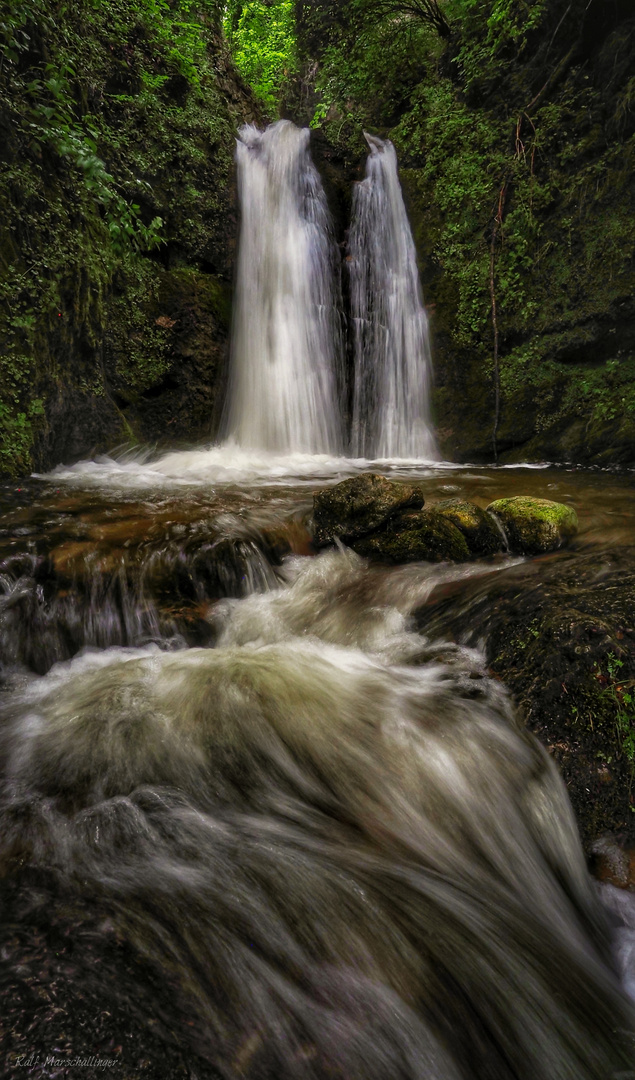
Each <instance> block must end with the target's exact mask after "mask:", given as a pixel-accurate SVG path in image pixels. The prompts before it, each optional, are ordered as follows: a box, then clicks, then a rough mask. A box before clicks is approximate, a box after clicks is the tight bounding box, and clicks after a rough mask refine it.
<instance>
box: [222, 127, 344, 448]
mask: <svg viewBox="0 0 635 1080" xmlns="http://www.w3.org/2000/svg"><path fill="white" fill-rule="evenodd" d="M236 156H237V162H238V185H239V195H240V203H241V211H242V225H241V232H240V244H239V259H238V277H237V287H236V315H235V322H234V333H233V347H232V361H231V375H230V388H229V398H228V407H227V413H226V422H225V429H226V434H227V436H228V437H229V438H230V439H233V440H235V441H236V442H237V443H238V444H239V445H240V446H243V447H248V448H252V449H257V450H269V451H283V452H286V451H296V452H304V453H313V454H316V453H317V454H320V453H332V452H337V451H338V450H339V449H340V448H341V445H342V435H341V421H340V416H339V414H340V410H339V406H338V405H337V401H336V398H337V392H336V381H337V369H338V365H339V362H340V355H341V333H340V325H339V314H338V310H337V287H336V282H337V280H338V267H337V262H338V260H337V252H336V248H335V245H334V241H333V238H332V232H331V226H330V219H329V213H328V208H327V204H326V198H325V195H324V192H323V189H322V185H321V182H320V178H319V175H318V172H317V170H316V168H315V166H314V165H313V163H312V161H311V157H310V154H309V131H308V129H304V130H301V129H300V128H297V127H295V125H294V124H292V123H290V122H289V121H287V120H281V121H279V122H278V123H277V124H273V125H271V127H268V128H267V130H266V131H264V132H262V131H259V130H258V128H256V127H254V126H253V125H248V126H246V127H243V128H241V130H240V132H239V140H238V144H237V155H236Z"/></svg>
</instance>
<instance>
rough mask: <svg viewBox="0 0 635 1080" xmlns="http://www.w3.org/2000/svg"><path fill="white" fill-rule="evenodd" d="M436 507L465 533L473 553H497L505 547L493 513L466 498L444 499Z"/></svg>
mask: <svg viewBox="0 0 635 1080" xmlns="http://www.w3.org/2000/svg"><path fill="white" fill-rule="evenodd" d="M434 509H435V510H436V511H437V512H438V513H439V514H442V515H443V517H445V518H447V520H448V521H451V522H452V524H453V525H456V527H457V529H459V531H460V532H462V533H463V536H464V537H465V539H466V542H467V546H468V547H469V549H470V551H471V552H472V554H473V555H495V554H496V552H497V551H502V550H503V548H504V541H503V536H502V534H501V532H500V529H499V528H498V526H497V524H496V522H495V521H494V520H493V519H492V517H491V515H490V514H488V513H487V511H486V510H483V508H482V507H480V506H477V505H476V503H472V502H467V501H466V500H465V499H443V500H442V501H441V502H438V503H436V504H435V507H434Z"/></svg>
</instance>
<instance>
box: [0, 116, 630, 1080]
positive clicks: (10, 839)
mask: <svg viewBox="0 0 635 1080" xmlns="http://www.w3.org/2000/svg"><path fill="white" fill-rule="evenodd" d="M376 150H377V153H376V154H373V155H371V162H372V161H373V160H374V158H375V157H379V158H382V157H385V158H386V161H390V153H391V148H390V147H389V144H381V146H379V144H378V145H377V147H376ZM238 154H239V162H240V168H241V170H242V171H241V188H242V190H243V240H242V248H241V269H240V272H239V290H240V289H241V288H242V289H243V294H242V297H241V296H240V295H239V298H238V314H237V323H236V333H237V335H238V340H237V342H236V344H235V348H234V359H233V364H234V383H233V390H232V398H231V405H230V407H229V411H228V433H231V436H232V437H231V439H229V440H228V442H227V443H226V444H225V445H223V446H217V447H211V448H204V449H200V450H193V451H189V452H182V453H172V454H167V455H163V456H161V457H153V456H151V455H148V454H128V455H123V456H121V457H119V458H102V459H99V460H97V461H94V462H83V463H79V464H78V465H75V466H70V467H65V468H62V467H60V468H59V469H57V470H56V471H55V472H54V474H52V475H50V476H48V477H44V478H39V479H38V478H32V479H30V480H27V481H25V482H24V483H23V484H22V485H20V487H19V488H18V489H17V490H16V488H15V485H14V486H13V487H10V486H6V487H5V488H4V489H1V490H0V871H1V872H0V905H1V906H2V911H3V917H2V924H1V929H0V963H1V966H0V971H1V973H2V980H3V993H4V1001H5V1003H6V1008H5V1010H4V1015H3V1022H4V1045H5V1048H6V1053H7V1055H8V1058H7V1060H8V1062H9V1065H8V1075H11V1076H22V1075H34V1076H38V1077H45V1078H54V1077H58V1076H63V1075H71V1076H74V1075H81V1076H82V1077H85V1078H89V1077H91V1076H103V1075H104V1071H105V1068H106V1067H105V1066H102V1067H98V1066H90V1065H88V1066H82V1067H81V1069H80V1068H78V1070H77V1072H73V1071H66V1072H65V1071H64V1069H65V1068H66V1066H64V1062H63V1060H62V1059H65V1060H67V1061H68V1060H71V1059H72V1058H78V1057H80V1058H81V1057H86V1058H88V1057H89V1056H90V1055H99V1056H100V1058H101V1059H103V1060H107V1061H109V1062H110V1063H111V1064H110V1065H109V1066H108V1068H109V1069H112V1071H113V1072H114V1073H115V1075H118V1076H121V1077H125V1078H126V1080H128V1078H131V1080H132V1078H133V1077H134V1078H136V1077H145V1078H149V1080H154V1078H157V1080H159V1078H167V1080H177V1078H178V1080H180V1078H186V1077H190V1078H196V1080H204V1078H205V1080H207V1078H210V1080H236V1078H247V1080H327V1078H328V1080H633V1077H635V1072H634V1069H633V1038H632V1035H633V1030H634V1027H635V1021H634V1017H633V1003H632V1001H631V1000H629V997H628V994H627V993H626V990H632V988H633V985H635V916H634V915H633V909H632V905H630V906H629V903H628V897H618V898H617V899H616V898H615V896H614V895H613V894H610V895H608V894H607V902H606V904H603V903H602V902H601V898H600V895H599V893H598V890H597V888H596V886H595V885H594V884H593V883H592V881H591V879H590V878H589V876H588V873H587V870H586V865H585V861H584V858H583V854H582V849H581V845H580V841H579V839H578V835H577V831H576V826H575V822H574V819H573V815H572V811H571V807H570V805H569V801H568V798H567V794H566V790H565V787H564V784H563V782H562V780H561V778H560V777H559V775H558V773H557V770H556V767H555V765H554V763H553V761H552V760H551V758H550V757H549V755H548V754H547V752H546V751H545V750H544V749H543V748H542V747H541V745H540V744H539V743H538V741H537V740H536V739H534V738H533V737H532V736H531V735H530V734H529V733H528V732H527V731H526V730H525V729H524V728H523V727H522V725H521V724H520V722H519V720H518V718H517V716H516V715H515V713H514V710H513V708H512V705H511V702H510V700H509V697H508V695H507V693H506V691H505V689H504V688H503V687H502V686H501V684H500V683H498V682H497V681H496V680H495V679H493V678H492V677H491V676H490V674H489V673H488V671H487V669H486V667H485V663H484V660H483V657H482V655H481V654H480V652H478V651H477V650H476V649H473V648H467V647H464V646H462V645H460V644H457V643H456V641H451V640H449V639H448V636H447V635H444V633H443V630H442V629H441V630H439V629H438V627H437V628H436V629H435V628H434V627H433V626H432V624H431V625H430V629H429V631H428V630H427V628H426V622H425V618H424V617H422V616H421V615H419V616H418V617H417V621H415V619H414V617H413V616H414V613H415V612H421V610H422V609H425V605H426V603H427V602H428V601H429V599H430V598H431V596H433V595H435V590H436V591H439V590H447V589H448V588H449V587H451V588H452V589H453V590H456V591H457V593H459V594H460V592H461V590H462V589H464V588H468V587H469V584H470V582H472V581H475V580H477V579H478V581H479V582H481V585H482V587H486V584H487V581H488V580H490V579H491V580H494V579H500V577H501V576H504V575H506V574H513V573H514V572H516V571H517V569H518V563H519V561H520V560H519V559H518V558H513V557H511V556H509V555H501V556H497V557H494V558H492V559H489V560H476V561H474V562H472V563H468V564H464V565H460V566H456V565H448V564H439V565H434V566H433V565H431V564H426V563H419V564H413V565H410V566H404V567H385V566H373V565H371V564H369V563H367V562H366V560H364V559H362V558H360V557H359V556H357V555H355V554H354V553H353V552H352V551H350V550H347V549H344V548H342V547H334V548H331V549H328V550H325V551H322V552H321V553H319V554H316V553H315V551H314V549H313V548H312V546H311V541H310V532H309V529H308V525H309V524H310V513H311V496H312V492H313V490H315V489H316V488H320V487H323V486H324V485H325V484H327V483H333V482H336V481H337V480H339V479H342V478H343V477H344V476H347V475H351V474H354V473H355V472H359V471H360V470H363V469H365V468H367V467H368V462H367V461H365V460H363V459H359V458H358V459H355V460H347V459H345V458H343V457H341V456H338V455H341V453H342V446H343V443H342V441H341V431H340V421H339V420H338V419H337V418H336V410H335V408H334V404H333V403H334V400H336V398H335V397H334V395H335V394H336V387H337V379H338V378H339V376H338V372H337V341H336V338H337V335H336V334H335V331H333V335H332V336H331V337H330V338H329V332H328V331H327V327H328V326H329V325H331V326H333V318H334V316H333V305H334V298H335V297H336V292H337V289H336V287H335V286H333V285H332V284H331V285H328V283H327V272H326V267H327V266H328V265H329V260H330V259H331V253H330V251H329V248H328V246H324V244H325V243H326V241H325V237H326V238H327V239H328V227H327V226H326V225H325V224H324V222H325V220H326V219H325V218H324V216H323V215H324V213H325V204H324V203H323V197H322V195H321V193H320V190H319V183H318V179H317V174H315V173H314V171H313V167H312V166H311V164H310V161H309V159H308V150H307V137H306V135H304V134H302V133H299V132H298V131H297V130H296V129H295V128H293V127H292V125H287V124H283V125H275V127H274V128H272V129H269V130H268V131H267V132H265V133H264V134H262V133H259V132H257V131H256V130H255V129H247V130H246V131H243V132H242V134H241V142H240V145H239V151H238ZM386 155H388V157H386ZM374 169H375V165H372V166H371V170H370V175H369V178H368V179H369V180H370V181H371V182H372V181H373V176H374V171H373V170H374ZM390 170H392V165H391V166H390ZM248 175H249V176H251V177H252V179H251V180H250V181H249V184H251V183H253V185H254V190H253V191H251V188H250V191H251V194H250V193H247V192H246V191H245V186H246V185H247V176H248ZM394 175H395V178H396V173H395V174H394ZM390 176H392V171H391V172H390ZM377 182H378V183H379V181H377ZM384 182H385V183H386V184H388V185H390V183H392V180H391V179H390V177H388V178H386V177H384V178H383V180H382V181H381V183H384ZM364 183H366V181H364ZM360 186H361V187H363V185H360ZM370 187H371V184H370V183H369V184H368V188H370ZM256 189H257V191H258V192H259V194H258V196H257V198H256V194H255V191H256ZM367 194H368V197H369V199H371V198H374V197H375V196H373V195H372V192H368V191H367ZM393 195H394V191H393ZM362 197H365V196H362ZM383 197H384V196H382V198H383ZM391 198H392V196H391ZM250 200H251V201H250ZM265 211H266V214H265ZM263 214H264V215H265V216H264V217H263ZM250 215H251V216H250ZM259 215H260V216H259ZM248 222H250V224H249V228H247V224H246V223H248ZM259 222H260V224H259ZM260 227H262V228H263V229H264V230H265V231H268V232H269V233H270V234H271V237H272V238H275V243H272V245H271V246H272V248H273V247H275V246H276V245H279V254H278V255H277V256H276V255H275V252H274V251H273V250H272V251H271V252H270V253H269V256H268V258H270V259H271V260H272V261H271V263H270V264H269V265H268V268H265V267H264V265H263V264H261V263H260V261H259V260H260V258H261V256H263V252H262V249H259V251H256V250H255V249H254V248H253V245H252V241H253V237H251V231H253V230H255V229H257V228H260ZM401 241H402V242H403V244H404V245H405V249H406V254H408V245H407V244H406V243H405V241H404V239H403V236H402V237H401ZM355 243H357V241H355ZM250 245H252V247H250ZM246 250H247V251H248V252H250V257H249V259H247V258H246V256H245V251H246ZM316 251H317V252H321V254H320V255H319V257H317V256H316V255H315V253H316ZM322 256H323V259H322ZM263 257H264V256H263ZM316 258H317V264H318V265H319V266H320V267H322V270H320V272H319V273H318V275H317V278H316V276H315V275H316ZM409 258H410V256H409V254H408V259H409ZM406 261H407V260H406ZM290 263H292V264H293V272H292V273H290V272H289V271H290ZM322 271H324V273H322ZM369 272H370V271H369ZM373 272H374V271H373ZM408 272H409V273H410V270H409V271H408ZM396 273H397V271H396V270H395V274H396ZM250 275H253V277H250ZM413 289H414V291H413V292H412V297H411V299H410V300H408V301H407V302H406V300H405V299H403V297H402V307H401V313H399V312H397V315H398V320H397V321H398V323H399V325H400V326H401V328H402V329H401V331H400V333H401V334H402V336H403V337H405V336H406V335H407V334H408V333H411V332H412V333H414V330H413V325H415V324H416V325H418V326H419V330H418V331H417V333H419V331H421V333H422V334H423V328H424V326H423V323H422V322H421V314H420V313H421V307H420V299H419V294H418V292H417V289H416V287H415V286H414V285H413ZM316 297H318V298H319V302H318V303H317V304H316V303H315V299H316ZM250 298H251V301H252V302H253V309H254V310H253V311H251V310H249V308H250V303H249V301H250ZM415 300H416V303H415ZM400 303H401V301H400ZM417 304H418V305H419V306H418V307H417ZM393 315H394V316H395V317H397V316H396V315H395V312H394V311H393ZM382 317H383V316H382ZM391 317H392V316H391ZM373 318H374V316H373ZM386 318H387V316H386ZM393 325H394V324H393ZM406 326H409V327H410V329H409V330H406ZM412 340H414V339H412ZM416 340H417V341H419V342H420V343H421V342H424V340H425V338H424V337H419V338H416ZM382 347H383V346H382ZM422 347H423V346H422ZM382 355H383V356H385V355H386V351H385V350H384V353H383V354H382ZM419 355H420V356H421V357H423V358H424V359H425V356H426V355H427V354H426V352H425V349H424V350H423V352H421V353H420V354H419ZM382 362H383V361H382V360H381V358H380V357H379V354H377V363H378V365H380V364H381V363H382ZM419 370H420V371H421V370H422V369H421V368H420V369H419ZM267 371H268V372H269V377H268V379H267V377H266V374H267ZM305 375H306V376H307V377H306V379H305ZM358 376H359V370H358ZM382 378H383V375H382ZM275 388H278V389H279V390H280V396H281V400H278V399H277V398H276V395H275V394H274V389H275ZM360 394H361V391H360V393H358V395H357V398H356V401H357V405H356V408H357V410H358V415H359V416H361V415H362V406H361V397H360ZM274 399H275V400H274ZM420 402H421V399H418V404H415V405H413V408H414V410H415V411H414V413H412V414H411V416H412V418H413V423H415V421H417V418H418V420H419V421H421V424H420V425H419V427H418V428H417V431H418V432H419V436H420V437H421V439H423V440H424V441H423V442H421V441H418V442H417V447H419V449H417V448H416V447H415V446H414V444H408V445H406V444H404V443H401V442H399V440H398V439H397V442H391V441H390V440H391V439H392V438H393V435H391V434H390V433H389V432H390V431H393V432H394V430H395V429H394V424H393V421H392V420H391V419H390V418H388V419H387V422H386V426H385V428H384V429H382V422H381V421H380V418H379V416H378V415H377V416H376V417H374V419H373V420H372V423H369V425H368V427H367V429H366V430H367V435H364V436H363V440H362V442H360V443H359V445H358V452H359V453H360V454H363V455H372V454H376V453H377V454H378V453H384V452H385V453H386V455H387V456H391V455H392V456H393V457H395V458H403V457H409V456H413V455H414V456H415V457H420V458H425V457H426V456H427V455H430V456H432V453H433V443H432V441H431V436H429V431H428V436H429V437H428V441H427V442H425V439H426V435H425V430H426V424H425V422H424V421H425V409H423V408H422V406H421V403H420ZM396 407H397V406H396ZM415 427H416V423H415ZM357 430H358V436H357V437H359V438H361V435H359V432H360V431H361V428H360V427H359V425H358V429H357ZM382 430H383V434H382V433H381V432H382ZM419 436H418V437H417V438H418V439H419ZM367 438H368V440H371V439H372V440H373V442H372V446H371V443H370V442H366V441H365V440H366V439H367ZM382 440H384V441H382ZM422 447H425V448H424V449H422ZM285 450H289V451H290V452H289V453H288V454H284V451H285ZM375 467H377V466H375ZM381 468H382V470H383V471H384V472H385V473H386V474H388V475H390V476H392V477H393V478H395V479H396V480H398V481H406V480H407V481H408V482H410V483H416V484H417V485H419V486H420V487H421V489H422V492H423V493H425V496H426V499H427V500H428V501H429V500H432V501H434V499H435V498H440V497H444V496H445V497H447V495H461V496H463V497H469V498H472V499H474V500H475V501H477V502H478V503H479V504H480V505H487V503H488V502H489V501H491V499H493V498H495V497H497V496H502V495H509V494H517V493H521V492H522V493H529V494H532V493H533V494H539V495H543V496H547V497H551V498H556V499H558V500H560V501H563V502H570V503H572V504H573V505H575V506H576V508H577V509H578V511H579V514H580V520H581V531H580V538H579V541H578V543H579V550H580V551H586V552H587V553H588V552H589V551H597V552H598V557H603V556H602V552H603V551H605V549H606V545H607V544H608V543H609V542H611V543H614V544H624V543H625V542H627V541H628V540H629V539H630V540H631V541H632V532H633V525H634V523H635V521H634V517H635V512H634V510H633V503H632V481H631V479H630V478H629V477H627V476H623V477H621V476H617V475H610V474H607V473H599V472H598V473H585V472H583V471H571V470H565V469H555V468H544V469H537V468H536V469H528V468H515V469H509V470H507V469H476V468H470V467H465V466H453V465H451V464H449V463H443V462H438V463H436V464H430V462H427V463H426V462H425V461H421V462H420V463H419V464H416V463H414V462H413V463H410V464H408V465H406V463H405V462H404V461H403V460H401V461H399V460H394V461H392V462H391V461H388V460H387V461H384V462H383V464H382V466H381ZM571 557H575V550H574V552H573V553H572V555H571ZM483 583H485V584H484V585H483ZM607 905H612V907H613V909H614V912H615V913H616V914H615V922H616V924H619V928H618V933H617V934H615V933H614V932H612V930H611V924H610V922H609V919H608V917H607V912H606V907H607ZM30 1054H31V1055H32V1054H37V1055H41V1057H42V1062H40V1063H39V1064H36V1065H35V1066H33V1067H30V1068H31V1072H30V1073H28V1072H27V1071H26V1070H27V1067H26V1066H25V1065H24V1062H25V1061H26V1060H27V1059H28V1056H29V1055H30ZM47 1054H48V1055H49V1056H50V1057H51V1059H52V1060H53V1059H55V1060H62V1064H61V1065H55V1064H49V1065H46V1064H44V1063H43V1061H44V1058H45V1057H46V1055H47Z"/></svg>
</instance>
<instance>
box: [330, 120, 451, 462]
mask: <svg viewBox="0 0 635 1080" xmlns="http://www.w3.org/2000/svg"><path fill="white" fill-rule="evenodd" d="M366 139H367V141H368V144H369V146H370V151H371V152H370V155H369V157H368V162H367V166H366V179H365V180H364V181H363V182H362V183H360V184H357V185H356V187H355V192H354V196H353V223H352V227H351V234H350V245H349V251H350V258H349V266H350V273H351V308H352V315H353V321H354V327H355V386H354V400H353V432H352V448H353V454H354V455H355V456H359V457H368V458H419V459H422V458H423V459H428V460H429V459H435V458H436V457H438V454H437V450H436V446H435V441H434V436H433V433H432V427H431V423H430V416H429V404H428V402H429V383H430V343H429V335H428V320H427V316H426V313H425V310H424V307H423V302H422V297H421V289H420V286H419V274H418V270H417V256H416V251H415V246H414V242H413V239H412V233H411V231H410V224H409V222H408V215H407V213H406V208H405V206H404V201H403V196H402V194H401V187H400V184H399V177H398V175H397V155H396V154H395V148H394V146H393V145H392V143H391V142H389V141H386V142H383V141H382V140H381V139H377V138H374V137H373V136H370V135H366Z"/></svg>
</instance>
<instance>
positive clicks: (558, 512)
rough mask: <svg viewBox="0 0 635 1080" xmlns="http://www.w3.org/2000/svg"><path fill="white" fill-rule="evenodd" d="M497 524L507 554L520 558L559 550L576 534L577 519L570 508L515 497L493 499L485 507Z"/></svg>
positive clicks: (560, 504)
mask: <svg viewBox="0 0 635 1080" xmlns="http://www.w3.org/2000/svg"><path fill="white" fill-rule="evenodd" d="M487 511H488V513H490V514H494V515H495V516H496V517H497V518H498V520H499V521H500V523H501V525H502V526H503V529H504V530H505V534H506V536H507V539H508V541H509V547H510V550H511V551H513V552H517V553H518V554H520V555H540V554H542V553H544V552H546V551H555V550H556V549H557V548H560V547H562V546H563V545H564V544H566V543H567V542H568V540H570V539H571V537H572V536H575V534H576V533H577V531H578V516H577V514H576V512H575V510H574V509H573V507H572V506H566V505H565V504H564V503H558V502H552V501H551V500H550V499H536V498H534V497H533V496H531V495H516V496H514V498H511V499H496V501H495V502H493V503H490V504H489V506H488V507H487Z"/></svg>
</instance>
